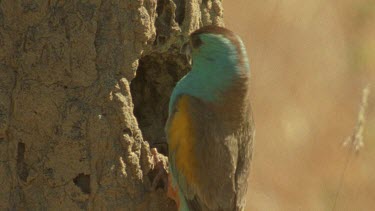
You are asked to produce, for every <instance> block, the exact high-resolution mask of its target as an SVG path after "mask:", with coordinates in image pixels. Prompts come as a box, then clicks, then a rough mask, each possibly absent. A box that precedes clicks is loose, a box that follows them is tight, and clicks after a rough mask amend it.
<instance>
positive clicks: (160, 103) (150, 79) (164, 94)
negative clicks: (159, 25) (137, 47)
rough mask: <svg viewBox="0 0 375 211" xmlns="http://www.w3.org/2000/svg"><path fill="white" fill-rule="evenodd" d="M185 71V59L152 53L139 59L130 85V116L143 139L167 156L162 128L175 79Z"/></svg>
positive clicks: (186, 66) (168, 54)
mask: <svg viewBox="0 0 375 211" xmlns="http://www.w3.org/2000/svg"><path fill="white" fill-rule="evenodd" d="M187 72H188V64H187V62H186V58H185V56H183V55H179V54H177V53H176V54H171V53H164V54H160V53H159V54H157V53H153V54H151V55H147V56H145V57H143V58H141V59H140V61H139V67H138V70H137V76H136V77H135V78H134V79H133V80H132V82H131V84H130V89H131V93H132V97H133V102H134V115H135V117H136V118H137V120H138V124H139V127H140V129H141V130H142V133H143V137H144V139H145V140H146V141H148V142H149V143H150V146H151V147H152V148H153V147H156V148H157V149H158V151H159V152H160V153H162V154H164V155H167V153H168V149H167V142H166V136H165V133H164V126H165V123H166V120H167V118H168V103H169V97H170V95H171V93H172V90H173V88H174V87H175V85H176V83H177V82H178V80H180V79H181V78H182V77H183V76H184V75H185V74H186V73H187Z"/></svg>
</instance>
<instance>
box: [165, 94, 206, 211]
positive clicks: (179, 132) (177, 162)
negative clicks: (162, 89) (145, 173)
mask: <svg viewBox="0 0 375 211" xmlns="http://www.w3.org/2000/svg"><path fill="white" fill-rule="evenodd" d="M193 100H195V99H194V97H192V96H189V95H181V96H179V97H178V98H177V99H176V101H175V103H174V105H173V106H172V109H173V110H172V111H171V112H170V116H169V118H168V121H167V124H166V134H167V138H168V148H169V166H170V170H171V174H172V178H173V181H172V185H173V186H174V187H175V188H176V189H178V191H179V197H180V200H182V202H181V204H182V206H183V205H184V203H187V204H190V203H189V201H194V198H195V194H196V191H195V189H194V186H196V185H197V180H196V179H197V177H196V173H197V172H196V171H197V170H198V163H197V162H199V161H198V160H197V159H196V157H195V156H194V147H195V146H196V130H195V125H194V121H193V119H192V118H193V117H192V115H191V114H192V108H191V105H192V103H191V101H193ZM182 197H184V198H182ZM188 206H189V207H191V206H190V205H188ZM192 206H193V207H194V205H192ZM194 210H195V209H194Z"/></svg>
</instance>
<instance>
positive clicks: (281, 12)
mask: <svg viewBox="0 0 375 211" xmlns="http://www.w3.org/2000/svg"><path fill="white" fill-rule="evenodd" d="M224 14H225V22H226V27H228V28H230V29H232V30H233V31H235V32H236V33H238V34H239V35H240V36H241V37H242V38H243V40H244V42H245V44H246V46H247V50H248V54H249V58H250V61H251V68H252V77H253V78H252V97H253V99H252V105H253V110H254V115H255V122H256V143H255V155H254V160H253V166H252V172H251V177H250V187H249V194H248V205H247V210H251V211H257V210H260V211H265V210H267V211H272V210H333V207H334V204H335V200H336V193H337V192H338V190H339V189H340V192H339V195H338V197H337V200H336V205H335V209H334V210H340V211H341V210H374V208H375V108H374V106H375V1H374V0H332V1H328V0H304V1H297V0H281V1H280V0H251V1H248V0H238V1H235V2H234V1H229V0H226V1H224ZM367 84H370V88H371V89H372V93H370V96H369V99H368V100H369V104H368V109H367V112H366V118H367V119H366V125H365V130H364V133H363V135H364V144H365V145H364V147H363V148H362V149H361V150H360V152H359V153H358V154H355V153H351V152H350V151H349V150H350V149H349V148H345V147H343V146H342V143H343V142H344V140H345V139H346V138H347V137H348V136H350V135H351V134H353V131H354V128H355V125H356V123H357V117H358V112H359V106H360V102H361V98H362V89H363V88H364V87H365V86H366V85H367ZM345 168H346V170H345V175H344V177H343V180H342V186H341V188H339V184H340V178H341V177H342V175H343V172H344V169H345Z"/></svg>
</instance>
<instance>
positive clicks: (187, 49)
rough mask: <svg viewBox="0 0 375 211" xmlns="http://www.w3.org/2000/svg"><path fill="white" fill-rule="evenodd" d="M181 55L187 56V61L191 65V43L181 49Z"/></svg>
mask: <svg viewBox="0 0 375 211" xmlns="http://www.w3.org/2000/svg"><path fill="white" fill-rule="evenodd" d="M180 53H181V54H184V55H185V56H186V59H187V61H188V63H189V64H190V65H191V62H192V61H191V46H190V43H185V44H184V45H183V46H182V47H181V49H180Z"/></svg>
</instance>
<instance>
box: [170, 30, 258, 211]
mask: <svg viewBox="0 0 375 211" xmlns="http://www.w3.org/2000/svg"><path fill="white" fill-rule="evenodd" d="M186 52H188V54H190V56H191V58H192V69H191V71H190V72H189V73H188V74H187V75H186V76H185V77H184V78H182V79H181V80H180V81H179V82H178V83H177V85H176V87H175V88H174V90H173V92H172V95H171V98H170V103H169V118H168V121H167V124H166V135H167V139H168V146H169V165H170V180H171V181H170V184H169V190H168V194H169V196H171V197H172V198H174V199H175V201H176V203H177V205H178V207H179V210H182V211H188V210H243V209H244V207H245V195H246V190H247V178H248V175H249V172H250V162H251V158H252V143H253V138H254V127H253V119H252V112H251V107H250V98H249V80H250V70H249V64H248V60H247V54H246V50H245V47H244V45H243V43H242V41H241V39H240V38H239V37H238V36H237V35H235V34H234V33H233V32H231V31H230V30H228V29H225V28H222V27H217V26H206V27H203V28H201V29H198V30H197V31H195V32H193V33H192V34H191V36H190V39H189V42H188V43H187V45H186Z"/></svg>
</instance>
